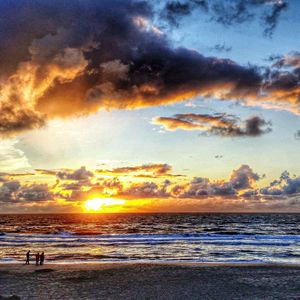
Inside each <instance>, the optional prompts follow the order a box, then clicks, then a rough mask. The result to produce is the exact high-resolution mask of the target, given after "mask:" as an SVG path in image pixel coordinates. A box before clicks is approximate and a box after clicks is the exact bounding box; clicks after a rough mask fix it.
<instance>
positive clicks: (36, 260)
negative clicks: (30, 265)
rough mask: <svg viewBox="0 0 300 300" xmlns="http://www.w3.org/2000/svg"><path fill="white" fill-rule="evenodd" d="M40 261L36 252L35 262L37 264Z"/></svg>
mask: <svg viewBox="0 0 300 300" xmlns="http://www.w3.org/2000/svg"><path fill="white" fill-rule="evenodd" d="M39 262H40V253H39V252H38V253H37V254H36V255H35V264H36V265H38V264H39Z"/></svg>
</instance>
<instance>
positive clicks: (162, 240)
mask: <svg viewBox="0 0 300 300" xmlns="http://www.w3.org/2000/svg"><path fill="white" fill-rule="evenodd" d="M0 220H1V221H0V257H1V260H2V261H6V262H12V261H21V260H24V255H25V253H26V251H27V250H29V249H30V250H31V251H32V253H35V252H37V251H45V253H46V259H47V260H48V261H52V262H65V261H68V262H80V261H131V260H143V261H200V262H227V261H228V262H232V261H238V262H283V263H300V227H299V225H298V224H299V221H300V215H297V214H290V215H287V214H276V215H275V214H269V215H268V214H264V215H263V214H261V215H260V214H252V215H251V214H245V215H241V214H104V215H103V214H67V215H19V216H14V215H2V216H1V219H0Z"/></svg>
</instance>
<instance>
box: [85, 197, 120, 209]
mask: <svg viewBox="0 0 300 300" xmlns="http://www.w3.org/2000/svg"><path fill="white" fill-rule="evenodd" d="M124 203H125V200H122V199H114V198H98V197H97V198H93V199H90V200H87V201H86V202H85V204H84V208H85V210H86V211H88V212H97V211H101V210H105V208H108V207H110V208H112V207H115V206H120V205H122V204H124Z"/></svg>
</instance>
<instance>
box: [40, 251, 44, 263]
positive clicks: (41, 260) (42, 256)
mask: <svg viewBox="0 0 300 300" xmlns="http://www.w3.org/2000/svg"><path fill="white" fill-rule="evenodd" d="M44 261H45V254H44V252H42V253H41V255H40V265H43V264H44Z"/></svg>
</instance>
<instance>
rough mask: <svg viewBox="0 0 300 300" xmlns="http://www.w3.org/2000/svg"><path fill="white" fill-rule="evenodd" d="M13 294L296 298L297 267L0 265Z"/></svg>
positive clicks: (2, 290)
mask: <svg viewBox="0 0 300 300" xmlns="http://www.w3.org/2000/svg"><path fill="white" fill-rule="evenodd" d="M13 295H15V296H18V297H19V298H18V297H14V298H11V299H22V300H23V299H24V300H25V299H43V300H47V299H300V266H295V265H279V264H278V265H275V264H272V265H267V264H234V263H230V264H228V263H226V264H210V263H82V264H46V265H44V266H35V265H33V264H32V265H29V266H25V265H23V264H1V265H0V299H7V297H11V296H13ZM1 297H2V298H1ZM8 299H9V298H8Z"/></svg>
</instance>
